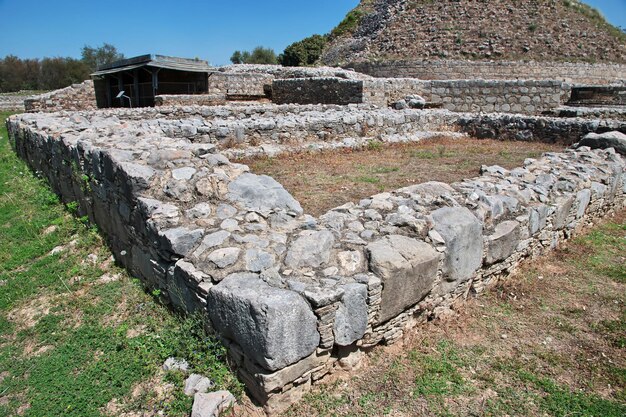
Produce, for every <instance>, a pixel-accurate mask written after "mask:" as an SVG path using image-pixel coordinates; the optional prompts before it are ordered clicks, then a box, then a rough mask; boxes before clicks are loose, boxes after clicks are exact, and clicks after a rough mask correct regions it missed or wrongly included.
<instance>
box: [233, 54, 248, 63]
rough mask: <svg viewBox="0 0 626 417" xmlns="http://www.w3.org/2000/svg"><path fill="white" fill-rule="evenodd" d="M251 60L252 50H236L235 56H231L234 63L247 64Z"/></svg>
mask: <svg viewBox="0 0 626 417" xmlns="http://www.w3.org/2000/svg"><path fill="white" fill-rule="evenodd" d="M249 60H250V52H248V51H243V52H242V51H235V52H233V56H231V57H230V62H232V63H233V64H247V62H246V61H249Z"/></svg>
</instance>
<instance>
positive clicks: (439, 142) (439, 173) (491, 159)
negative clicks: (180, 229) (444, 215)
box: [237, 136, 564, 216]
mask: <svg viewBox="0 0 626 417" xmlns="http://www.w3.org/2000/svg"><path fill="white" fill-rule="evenodd" d="M563 148H564V145H562V144H554V143H544V142H525V141H500V140H493V139H476V138H470V137H461V138H459V137H453V136H436V137H433V138H430V139H424V140H421V141H419V142H410V143H397V144H383V143H382V142H377V141H371V142H369V143H368V145H367V146H366V147H364V148H360V149H351V148H343V149H341V148H340V149H335V150H324V151H303V152H298V153H290V154H281V155H279V156H276V157H257V158H245V159H240V160H237V162H240V163H244V164H246V165H248V166H249V167H250V170H251V171H252V172H254V173H255V174H260V175H261V174H262V175H269V176H270V177H273V178H274V179H275V180H276V181H278V182H279V183H281V184H282V185H283V186H284V187H285V189H287V191H289V192H290V193H291V194H292V195H293V196H294V197H295V198H296V200H298V201H299V202H300V204H301V205H302V207H303V209H304V211H305V212H306V213H308V214H311V215H313V216H320V215H322V214H324V213H326V212H327V211H328V210H331V209H333V208H335V207H338V206H341V205H343V204H346V203H349V202H354V203H357V204H358V203H359V201H360V200H361V199H364V198H368V197H370V196H372V195H375V194H378V193H381V192H390V191H394V190H397V189H399V188H402V187H407V186H410V185H414V184H420V183H424V182H429V181H437V182H444V183H448V184H451V183H454V182H458V181H462V180H465V179H470V178H474V177H477V176H480V174H481V167H482V166H493V165H498V166H501V167H503V168H505V169H514V168H517V167H520V166H523V164H524V161H525V160H526V159H527V158H538V157H540V156H541V155H542V154H544V153H545V152H559V151H562V150H563Z"/></svg>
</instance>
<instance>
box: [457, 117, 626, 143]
mask: <svg viewBox="0 0 626 417" xmlns="http://www.w3.org/2000/svg"><path fill="white" fill-rule="evenodd" d="M457 125H458V126H459V128H460V130H461V131H462V132H465V133H467V134H469V135H470V136H473V137H476V138H480V139H496V140H519V141H536V142H547V143H561V144H563V145H572V144H574V143H576V142H578V140H579V139H581V138H582V137H583V136H585V135H586V134H587V133H603V132H610V131H614V130H616V131H620V132H622V133H626V121H624V120H612V119H606V120H599V119H586V120H581V119H571V118H555V117H529V116H523V115H503V114H482V115H475V114H465V115H463V116H461V117H459V119H458V121H457Z"/></svg>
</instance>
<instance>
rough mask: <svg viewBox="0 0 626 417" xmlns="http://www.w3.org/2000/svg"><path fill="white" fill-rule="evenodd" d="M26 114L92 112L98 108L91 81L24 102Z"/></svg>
mask: <svg viewBox="0 0 626 417" xmlns="http://www.w3.org/2000/svg"><path fill="white" fill-rule="evenodd" d="M24 107H25V108H26V111H27V112H57V111H61V110H72V111H77V110H93V109H96V108H98V106H97V104H96V93H95V91H94V88H93V81H92V80H87V81H84V82H83V83H81V84H74V85H71V86H70V87H66V88H62V89H60V90H55V91H51V92H49V93H46V94H41V95H39V96H34V97H29V98H27V99H26V100H24Z"/></svg>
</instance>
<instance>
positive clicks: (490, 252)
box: [485, 220, 520, 265]
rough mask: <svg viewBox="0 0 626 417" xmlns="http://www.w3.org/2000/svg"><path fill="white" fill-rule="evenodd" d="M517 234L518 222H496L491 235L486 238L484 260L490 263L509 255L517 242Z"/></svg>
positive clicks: (518, 230) (518, 232) (518, 231)
mask: <svg viewBox="0 0 626 417" xmlns="http://www.w3.org/2000/svg"><path fill="white" fill-rule="evenodd" d="M519 234H520V229H519V223H518V222H516V221H514V220H512V221H506V222H502V223H500V224H498V225H497V226H496V230H495V231H494V233H493V235H491V236H489V237H488V238H487V257H486V259H485V262H486V263H487V264H488V265H491V264H494V263H496V262H499V261H502V260H504V259H506V258H508V257H509V256H511V254H512V253H513V252H514V251H515V248H517V244H518V243H519Z"/></svg>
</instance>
